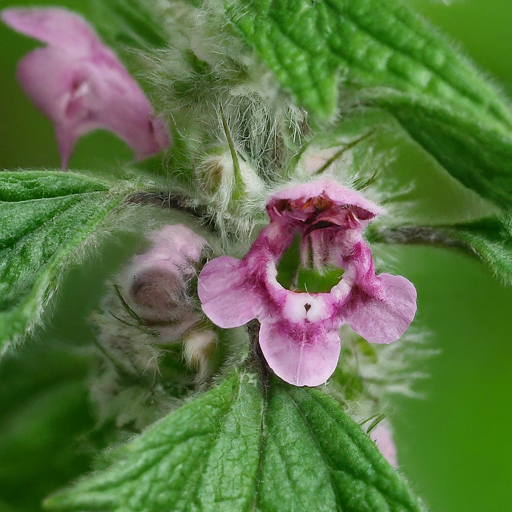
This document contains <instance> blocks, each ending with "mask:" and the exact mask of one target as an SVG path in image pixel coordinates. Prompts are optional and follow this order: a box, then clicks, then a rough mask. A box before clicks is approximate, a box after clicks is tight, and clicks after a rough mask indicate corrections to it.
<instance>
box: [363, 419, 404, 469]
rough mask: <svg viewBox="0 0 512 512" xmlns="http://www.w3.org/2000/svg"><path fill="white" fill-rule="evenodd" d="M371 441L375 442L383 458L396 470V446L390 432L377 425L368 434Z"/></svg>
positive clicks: (384, 427)
mask: <svg viewBox="0 0 512 512" xmlns="http://www.w3.org/2000/svg"><path fill="white" fill-rule="evenodd" d="M370 437H371V439H372V441H374V442H375V444H376V445H377V448H378V449H379V450H380V452H381V453H382V455H383V456H384V458H385V459H386V460H387V461H388V462H389V463H390V464H391V465H392V466H393V467H394V468H395V469H396V468H398V458H397V454H396V446H395V443H394V442H393V437H392V436H391V430H389V428H388V427H387V426H386V425H382V424H380V425H377V427H376V428H375V429H374V430H373V431H372V433H371V434H370Z"/></svg>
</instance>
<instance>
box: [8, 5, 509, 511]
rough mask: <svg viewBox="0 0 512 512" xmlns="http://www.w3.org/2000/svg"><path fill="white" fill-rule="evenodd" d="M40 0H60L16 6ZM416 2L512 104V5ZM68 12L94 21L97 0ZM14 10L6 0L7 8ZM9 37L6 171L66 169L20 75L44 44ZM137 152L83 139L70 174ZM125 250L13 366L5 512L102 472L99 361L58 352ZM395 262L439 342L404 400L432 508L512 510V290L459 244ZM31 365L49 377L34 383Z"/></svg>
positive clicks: (417, 479)
mask: <svg viewBox="0 0 512 512" xmlns="http://www.w3.org/2000/svg"><path fill="white" fill-rule="evenodd" d="M34 3H41V4H42V3H44V4H50V3H51V2H26V1H24V0H20V1H18V2H16V5H29V4H30V5H32V4H34ZM409 3H411V4H412V5H413V7H414V8H416V9H417V10H418V11H420V12H421V13H423V15H424V16H425V17H426V18H428V19H429V20H431V21H432V22H433V23H434V24H435V25H437V26H438V27H440V28H441V29H442V30H443V31H444V32H446V33H447V34H449V36H450V37H451V38H452V39H453V40H454V44H456V45H458V46H460V47H461V48H463V50H464V51H465V52H466V53H468V54H469V55H470V56H471V57H472V58H473V60H474V61H475V62H476V63H477V65H478V66H479V67H480V68H481V69H482V70H485V72H486V73H488V74H489V75H490V76H491V77H492V78H493V79H494V82H495V83H496V84H497V85H498V86H499V87H501V88H502V89H503V90H504V91H505V92H506V93H507V94H508V96H509V97H511V98H512V58H511V57H510V55H509V53H510V51H509V48H512V30H511V28H510V27H512V3H511V2H510V0H492V1H489V0H461V1H459V2H454V3H451V4H445V3H443V2H440V1H439V2H434V1H427V0H409ZM58 4H59V5H64V6H68V7H70V8H73V9H75V10H78V11H80V12H82V13H83V14H85V15H86V16H87V15H88V14H89V12H88V10H87V9H88V3H87V2H83V0H81V1H78V0H72V1H71V0H68V1H59V2H58ZM10 5H13V4H12V3H11V2H7V1H6V0H0V8H4V7H7V6H10ZM0 41H1V51H0V74H1V75H0V76H1V77H2V78H1V81H0V168H6V169H11V168H17V167H22V168H55V167H58V165H59V157H58V153H57V146H56V143H55V139H54V135H53V131H52V127H51V124H50V122H49V121H48V120H47V119H45V118H44V117H43V116H42V115H41V114H40V113H39V112H38V111H36V109H35V108H34V107H33V106H32V104H31V103H30V102H29V101H28V100H27V99H26V98H25V96H24V95H23V93H22V92H21V90H20V89H19V87H18V85H17V83H16V81H15V78H14V74H15V66H16V62H17V61H18V60H19V59H20V58H21V57H22V56H23V55H25V54H26V53H27V52H28V51H29V50H30V49H32V48H33V47H34V46H35V43H34V42H33V41H32V40H30V39H28V38H25V37H22V36H20V35H17V34H15V33H14V32H12V31H11V30H9V29H8V28H7V27H5V26H1V25H0ZM130 155H131V152H130V150H129V148H127V147H126V146H125V145H124V143H122V142H120V141H119V140H118V139H117V138H116V137H115V136H113V135H111V134H109V133H106V132H96V133H93V134H90V135H88V136H86V137H84V138H82V139H80V141H79V143H78V146H77V149H76V151H75V153H74V155H73V157H72V159H71V162H70V168H73V169H92V170H94V169H95V168H100V167H101V168H105V165H108V166H112V167H115V166H117V165H118V164H119V163H120V162H122V161H123V160H128V159H129V158H130ZM114 245H115V247H114ZM114 245H112V244H111V247H113V249H112V248H111V250H110V251H109V250H107V254H108V257H105V258H102V260H101V261H99V260H98V259H94V258H91V259H90V261H88V262H87V264H86V265H85V266H84V267H82V268H80V269H78V268H77V269H75V270H73V271H72V272H71V275H70V276H69V277H68V278H67V280H66V283H65V286H64V288H63V290H62V291H61V293H60V294H59V298H58V304H57V307H56V308H55V310H56V311H57V312H58V313H57V314H56V315H55V316H54V319H53V322H52V325H51V326H50V327H49V328H47V330H46V331H45V332H39V333H38V334H37V339H34V340H31V341H30V342H29V343H27V345H26V348H24V349H23V354H22V355H23V357H18V358H10V359H8V360H7V361H6V362H4V363H3V364H2V366H0V490H1V492H0V512H8V511H12V510H16V511H27V512H28V511H32V510H38V505H37V502H38V500H39V498H40V496H41V495H44V494H45V493H47V492H49V491H51V490H53V489H54V488H55V487H56V486H58V485H62V484H63V483H65V482H66V481H69V479H71V478H74V477H75V476H76V475H78V474H80V473H81V472H83V471H85V470H87V468H88V466H89V461H90V454H91V453H92V451H93V450H94V447H93V446H89V445H86V444H84V443H80V441H79V440H80V436H84V435H85V433H90V431H91V429H92V423H91V419H90V416H89V414H88V409H87V407H88V406H87V400H86V392H85V390H84V389H83V384H81V382H82V377H83V375H85V372H86V368H87V355H86V354H85V353H84V354H82V355H81V356H80V357H71V358H69V357H68V356H66V355H63V354H62V351H59V350H58V347H59V344H63V343H68V344H73V343H74V344H76V345H77V346H78V347H79V346H80V345H81V344H84V343H85V342H84V340H85V339H86V338H87V336H88V335H89V334H88V332H89V331H88V327H87V324H86V322H85V320H84V318H85V316H86V314H87V313H88V312H89V311H90V310H91V308H93V307H94V305H95V303H96V301H97V297H98V295H99V294H100V293H101V283H94V280H91V279H90V276H93V275H101V274H103V275H104V274H105V272H106V271H107V270H106V269H111V268H115V267H116V266H118V265H119V262H120V261H122V259H123V257H125V255H126V254H128V253H129V251H130V249H129V247H130V240H117V241H116V243H115V244H114ZM107 249H108V248H107ZM394 256H395V258H396V267H397V269H399V270H400V273H402V274H403V275H405V276H406V277H407V278H409V279H410V280H411V281H412V282H413V283H414V284H415V286H416V288H417V290H418V305H419V313H418V319H417V321H418V322H420V323H421V325H423V326H424V327H425V328H426V329H427V330H428V331H430V332H431V336H430V338H429V340H428V345H429V347H430V348H434V349H439V351H440V352H439V354H438V355H437V356H434V357H432V358H430V359H428V360H426V361H425V362H423V363H422V366H421V369H422V370H424V371H426V372H427V373H428V374H429V378H428V379H426V380H424V381H421V382H420V383H419V384H417V385H416V386H415V390H416V391H417V392H418V393H420V394H421V395H422V397H421V398H415V399H411V398H403V397H397V398H396V399H395V400H394V410H393V414H392V422H393V425H394V427H395V436H396V441H397V444H398V452H399V459H400V463H401V469H402V471H403V472H404V473H405V474H406V476H407V477H408V479H409V480H410V481H411V482H412V484H413V486H414V487H415V488H416V489H417V491H418V492H419V493H420V494H421V495H423V496H424V498H425V499H426V501H427V503H428V504H429V505H430V508H431V510H432V512H504V511H508V510H512V435H511V434H512V431H511V430H512V429H511V425H512V406H511V403H512V289H510V288H509V289H506V288H504V287H503V286H501V285H500V283H498V282H497V281H495V280H494V279H493V278H492V276H491V275H490V273H489V272H488V271H487V270H486V269H485V268H484V267H483V266H482V265H481V264H480V263H479V262H478V261H476V260H473V259H471V258H469V257H468V256H464V255H460V254H457V253H454V252H450V251H448V250H443V249H436V248H420V247H405V248H400V249H397V250H396V251H394ZM77 290H79V294H77ZM77 297H79V299H77ZM80 319H81V320H80ZM43 346H45V347H46V346H48V347H51V348H50V349H48V350H46V349H45V350H42V347H43ZM30 365H32V366H30ZM28 368H33V369H34V372H33V373H34V374H35V373H37V372H38V373H37V375H38V376H37V378H34V379H33V381H30V382H28V381H27V380H26V379H24V378H23V375H24V372H26V371H27V369H28ZM55 403H59V406H58V407H54V406H53V405H52V404H55ZM99 443H100V444H101V442H99ZM77 448H78V449H77ZM71 453H73V456H72V457H71V456H70V454H71ZM27 482H31V485H28V483H27Z"/></svg>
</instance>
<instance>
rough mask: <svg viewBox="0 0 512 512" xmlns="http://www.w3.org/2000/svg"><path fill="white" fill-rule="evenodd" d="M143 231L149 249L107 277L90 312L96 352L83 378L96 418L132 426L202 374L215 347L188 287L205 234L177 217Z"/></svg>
mask: <svg viewBox="0 0 512 512" xmlns="http://www.w3.org/2000/svg"><path fill="white" fill-rule="evenodd" d="M147 238H148V241H149V242H150V247H149V249H148V250H147V251H146V252H145V253H143V254H140V255H138V256H136V257H135V258H133V259H132V261H131V262H130V263H129V265H128V266H127V267H126V268H125V269H124V270H123V271H122V272H121V274H120V275H119V276H118V277H117V278H116V279H115V280H114V283H113V287H112V291H111V293H110V294H109V295H108V297H107V298H106V299H105V301H104V303H103V306H102V311H101V312H98V313H96V314H95V315H94V317H93V321H94V322H95V323H96V325H97V326H98V327H99V337H98V338H99V345H98V346H99V348H100V349H101V352H102V355H103V356H104V357H103V358H102V363H101V364H100V365H99V368H98V370H97V372H96V375H95V376H94V378H93V379H92V384H91V392H92V399H93V402H94V403H95V404H96V406H97V408H98V412H99V418H100V422H101V421H107V420H109V419H112V418H114V419H115V421H116V423H117V424H118V426H125V425H131V424H132V423H133V426H134V428H136V429H137V430H140V429H141V428H143V427H144V426H146V425H147V424H148V423H150V422H151V421H154V420H155V419H158V417H160V416H161V415H162V414H165V413H166V412H168V411H169V409H171V408H172V407H173V406H174V405H175V404H176V403H177V401H178V399H179V398H181V396H183V395H184V394H185V393H186V392H187V391H189V390H192V389H195V388H196V387H197V386H200V385H201V384H202V383H203V382H205V380H206V379H207V378H208V377H209V376H210V375H211V374H212V372H213V370H214V369H215V362H214V361H215V360H216V359H217V357H216V352H217V349H218V340H217V334H216V330H215V328H214V327H213V326H212V324H211V323H210V322H209V321H208V320H207V318H206V317H205V315H204V314H203V312H202V311H201V308H200V305H199V301H198V299H197V292H196V289H197V275H198V273H199V271H200V270H201V267H202V265H203V264H204V262H205V261H206V259H207V256H208V255H209V254H210V252H211V249H210V246H209V245H208V243H207V241H206V240H205V239H204V238H203V237H201V236H199V235H197V234H196V233H194V232H193V231H191V230H190V229H189V228H187V227H186V226H184V225H182V224H174V225H169V226H165V227H163V228H161V229H159V230H156V231H153V232H151V233H149V235H148V236H147Z"/></svg>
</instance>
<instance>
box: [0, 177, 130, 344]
mask: <svg viewBox="0 0 512 512" xmlns="http://www.w3.org/2000/svg"><path fill="white" fill-rule="evenodd" d="M128 193H129V192H128V188H127V186H126V185H123V186H120V187H119V188H114V189H111V185H110V184H109V183H108V182H106V181H100V180H97V179H94V178H90V177H87V176H82V175H78V174H73V173H62V172H46V171H20V172H7V171H4V172H1V173H0V353H1V352H2V350H5V349H6V348H7V346H8V345H7V343H8V342H9V341H13V340H16V339H17V338H18V337H19V336H21V335H23V334H24V333H25V332H26V331H27V330H28V329H29V328H31V327H32V326H33V325H34V324H35V323H36V322H38V321H39V319H40V317H41V313H42V311H43V310H44V308H45V306H46V305H47V304H48V302H49V300H50V298H51V296H52V294H53V293H54V292H55V290H56V288H57V286H58V284H59V280H60V277H61V276H62V272H63V271H64V270H65V268H66V264H68V263H69V262H70V261H71V260H72V258H73V257H74V255H75V254H76V251H77V250H78V249H80V248H82V247H83V244H84V242H85V241H86V240H87V239H88V237H90V236H91V235H92V234H93V233H94V232H95V231H96V230H97V229H98V228H99V226H100V225H101V222H102V221H103V220H104V219H105V217H106V215H107V214H108V213H109V212H111V211H112V210H113V209H114V208H116V207H117V206H118V205H119V204H120V203H121V202H122V201H123V199H124V198H125V197H126V196H127V194H128Z"/></svg>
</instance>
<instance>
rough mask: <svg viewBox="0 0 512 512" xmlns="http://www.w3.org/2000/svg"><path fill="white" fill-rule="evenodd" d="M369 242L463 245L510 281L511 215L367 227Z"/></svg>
mask: <svg viewBox="0 0 512 512" xmlns="http://www.w3.org/2000/svg"><path fill="white" fill-rule="evenodd" d="M368 238H369V240H370V241H372V242H377V243H379V242H384V243H393V244H397V243H398V244H421V245H439V246H444V247H452V248H457V249H463V250H465V251H466V252H468V253H469V254H471V255H473V256H476V257H478V258H480V259H481V260H482V262H483V263H484V264H485V265H487V267H488V268H489V269H490V270H491V272H492V273H493V274H494V275H495V276H496V277H497V278H498V279H500V280H501V281H503V282H504V283H506V284H508V285H511V284H512V219H510V217H504V216H495V217H489V218H485V219H481V220H478V221H474V222H468V223H465V224H455V225H451V226H404V227H400V228H392V229H379V228H377V229H370V230H369V231H368Z"/></svg>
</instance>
